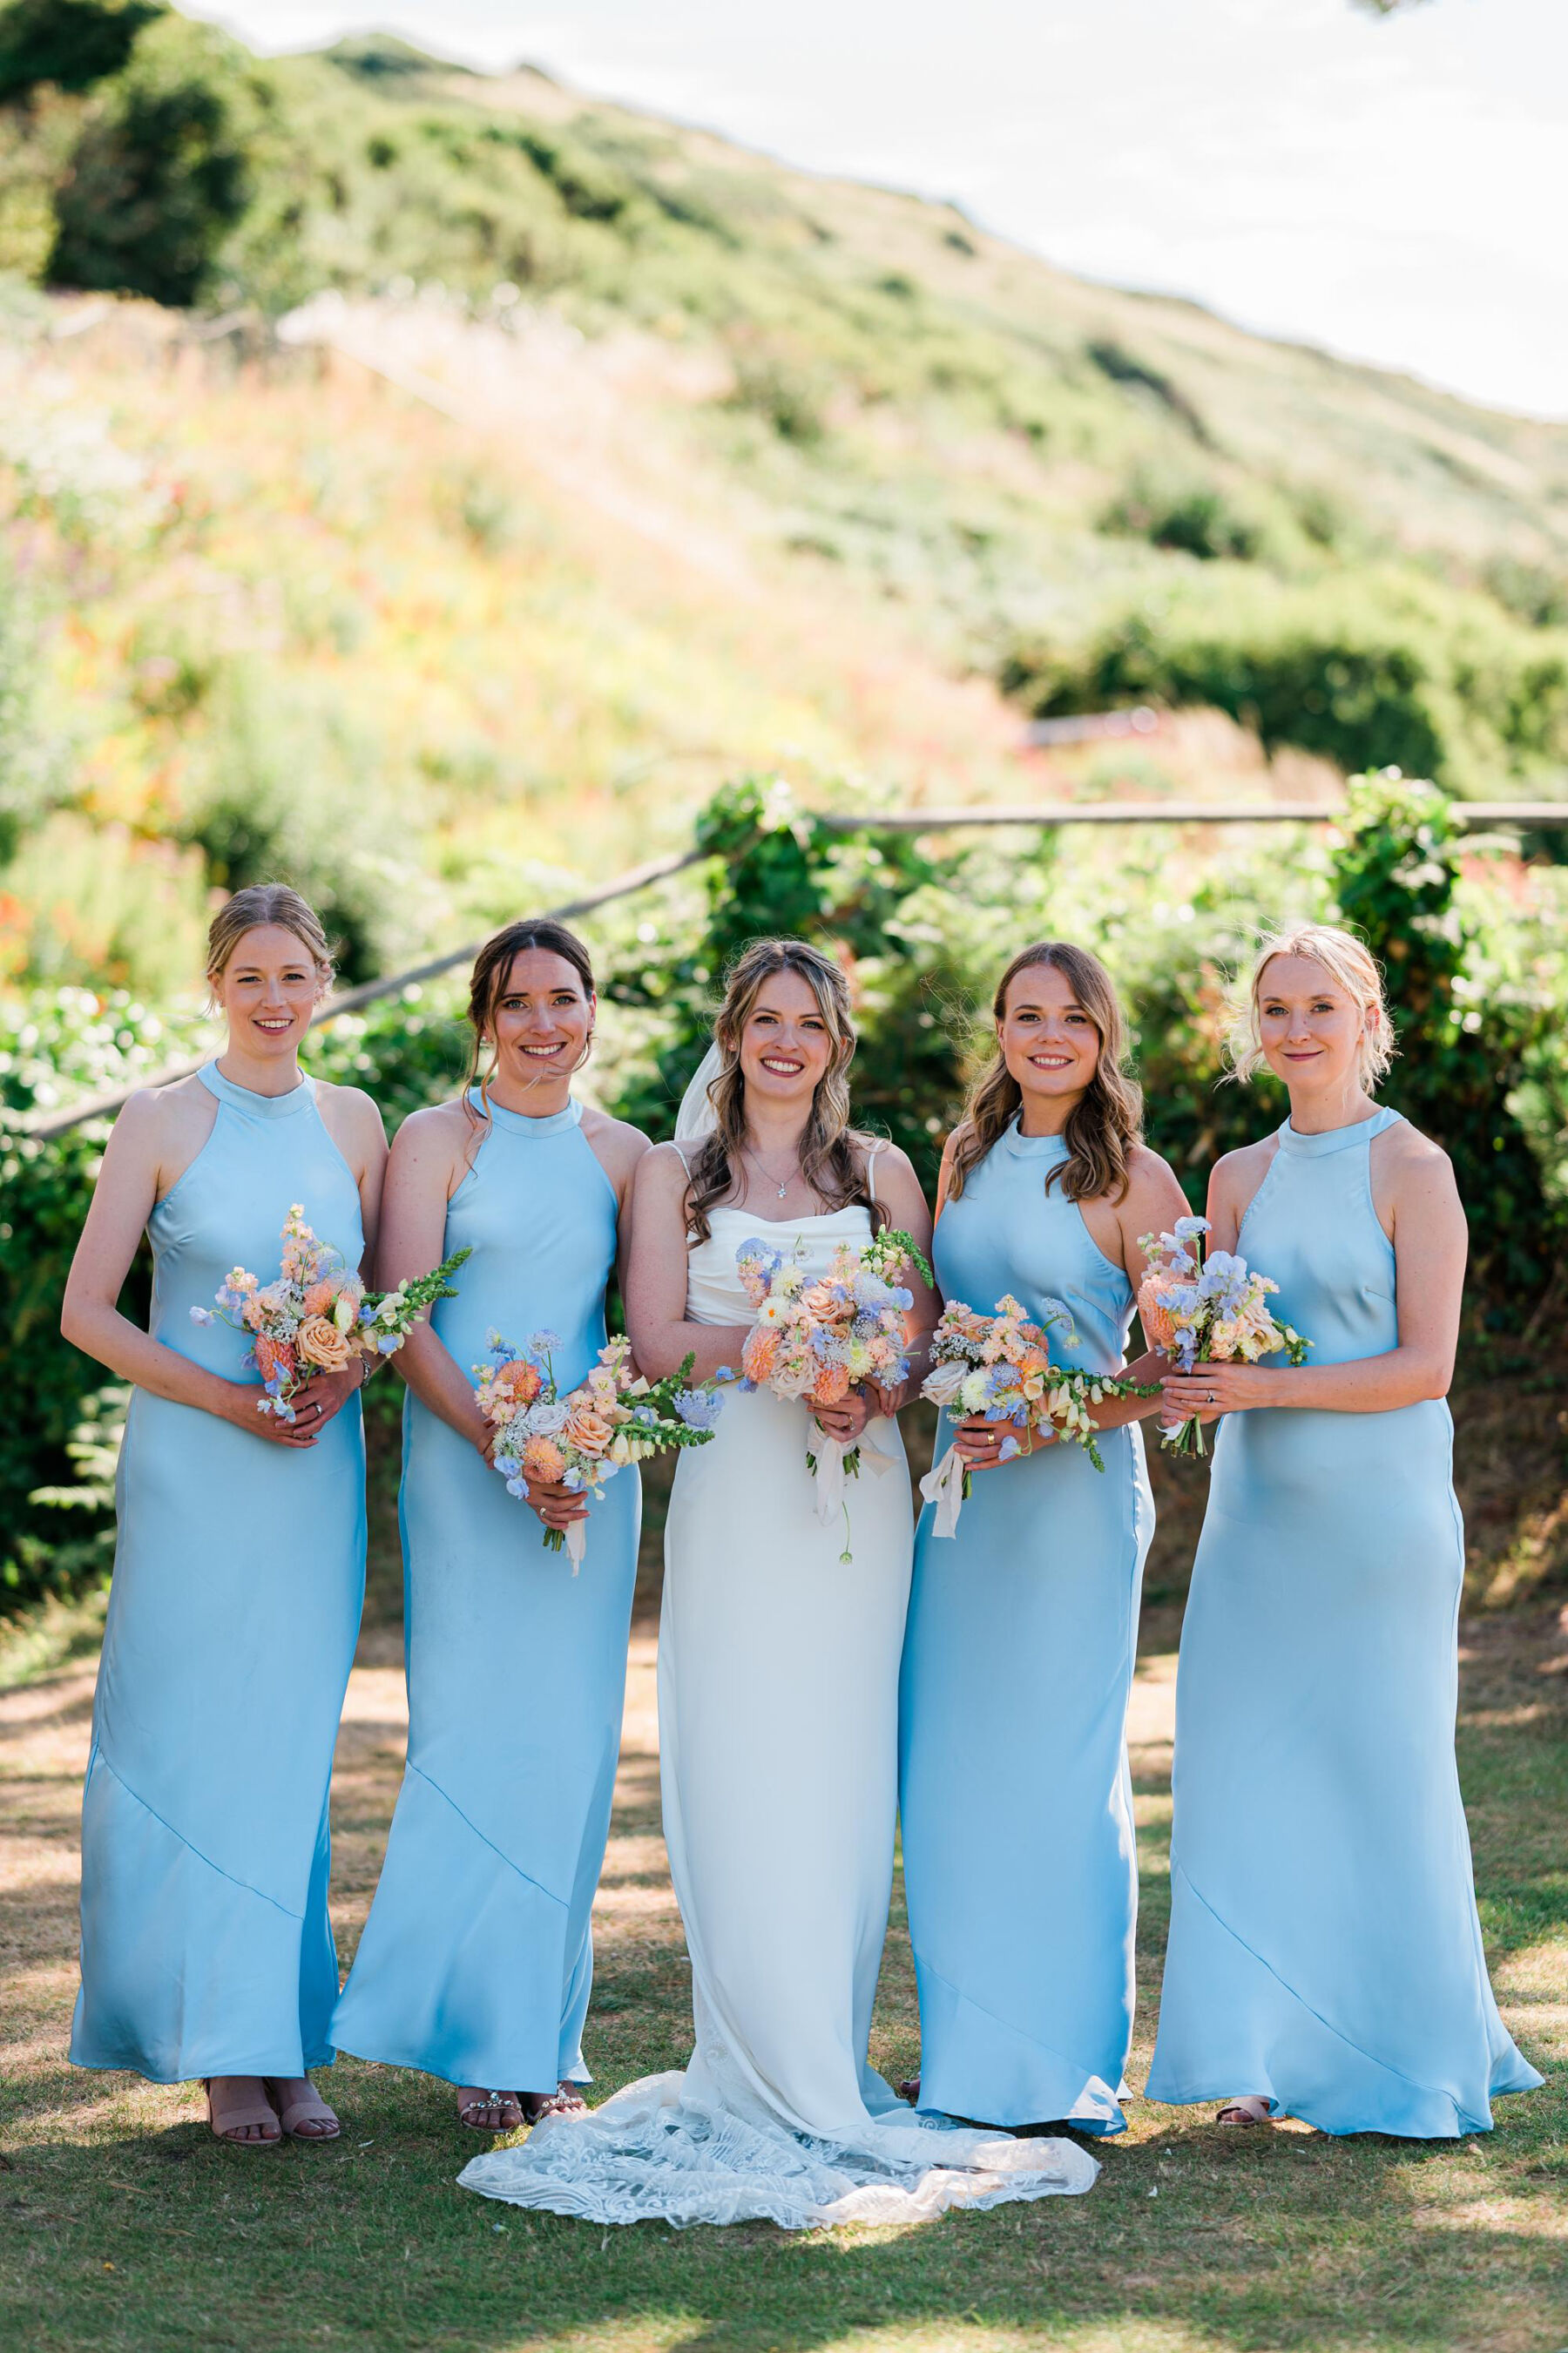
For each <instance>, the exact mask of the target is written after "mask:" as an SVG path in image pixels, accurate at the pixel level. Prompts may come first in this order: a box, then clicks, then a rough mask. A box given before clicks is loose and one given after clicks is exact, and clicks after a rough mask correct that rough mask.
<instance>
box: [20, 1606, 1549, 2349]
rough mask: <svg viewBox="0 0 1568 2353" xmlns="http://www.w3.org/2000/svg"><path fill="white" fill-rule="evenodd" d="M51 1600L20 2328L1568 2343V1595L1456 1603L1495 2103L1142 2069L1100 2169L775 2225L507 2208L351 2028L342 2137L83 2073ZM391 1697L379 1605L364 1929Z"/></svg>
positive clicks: (1151, 1737) (594, 2339) (75, 2336)
mask: <svg viewBox="0 0 1568 2353" xmlns="http://www.w3.org/2000/svg"><path fill="white" fill-rule="evenodd" d="M85 1630H86V1629H85V1628H81V1629H79V1632H85ZM62 1631H63V1632H64V1633H65V1634H68V1633H69V1632H70V1631H71V1629H70V1628H69V1627H65V1628H63V1630H62V1629H61V1628H60V1627H57V1628H56V1629H55V1630H54V1635H53V1637H52V1638H51V1639H52V1641H53V1652H52V1655H53V1657H54V1658H55V1660H57V1661H58V1662H60V1663H56V1664H54V1665H53V1666H51V1667H50V1668H49V1669H48V1670H47V1672H42V1673H39V1672H36V1660H37V1656H38V1655H39V1651H38V1648H37V1636H36V1635H35V1637H34V1651H33V1662H34V1664H35V1671H34V1672H32V1673H31V1674H30V1676H29V1678H28V1679H26V1680H23V1681H20V1682H16V1683H15V1687H14V1688H12V1689H10V1690H9V1691H6V1692H5V1693H4V1694H3V1695H0V1774H3V1775H4V1777H5V1783H6V1791H5V1810H4V1825H5V1826H4V1831H3V1834H0V1905H3V1909H0V1921H3V1926H0V1954H3V1957H4V1973H5V1996H4V2010H3V2012H0V2047H3V2060H0V2068H3V2089H0V2102H3V2111H0V2117H3V2146H4V2154H3V2155H0V2344H4V2345H6V2346H15V2347H17V2348H22V2347H26V2348H29V2353H32V2348H37V2353H65V2348H73V2353H74V2348H88V2347H91V2348H95V2353H113V2348H121V2347H136V2348H166V2347H169V2348H173V2347H187V2346H190V2347H194V2346H222V2347H232V2348H238V2349H239V2353H250V2348H262V2347H275V2348H293V2347H314V2346H333V2345H338V2346H352V2345H354V2344H362V2345H367V2346H371V2345H373V2346H377V2347H380V2346H389V2347H397V2348H426V2347H430V2348H437V2347H439V2348H451V2353H470V2348H471V2353H500V2348H523V2347H527V2348H535V2347H537V2348H582V2353H590V2348H591V2349H592V2353H601V2349H602V2353H612V2348H615V2349H616V2353H618V2348H643V2347H659V2348H662V2347H675V2346H679V2347H682V2348H730V2347H734V2348H756V2353H766V2348H780V2353H795V2348H827V2347H839V2346H848V2345H852V2346H855V2347H858V2348H879V2347H889V2348H892V2347H898V2348H914V2347H920V2348H963V2353H982V2348H987V2353H989V2348H1013V2347H1017V2346H1025V2345H1030V2346H1039V2345H1048V2346H1059V2347H1065V2348H1072V2349H1073V2353H1110V2348H1114V2353H1244V2348H1273V2347H1280V2348H1285V2347H1292V2348H1294V2347H1300V2348H1310V2353H1384V2348H1388V2353H1394V2348H1399V2353H1406V2349H1407V2348H1426V2347H1434V2348H1448V2349H1449V2353H1470V2348H1475V2353H1481V2348H1485V2353H1561V2348H1564V2347H1568V2134H1565V2130H1564V2127H1565V2126H1568V2064H1565V2063H1568V1857H1565V1852H1564V1834H1563V1825H1564V1823H1565V1822H1568V1740H1565V1739H1564V1732H1565V1730H1568V1611H1561V1610H1560V1609H1559V1608H1558V1606H1557V1605H1556V1604H1548V1603H1547V1602H1545V1601H1543V1600H1542V1599H1540V1598H1539V1597H1538V1598H1537V1599H1534V1600H1533V1601H1531V1603H1530V1604H1529V1605H1528V1606H1527V1607H1525V1608H1522V1609H1518V1610H1515V1611H1511V1612H1510V1613H1507V1614H1500V1615H1493V1616H1490V1617H1485V1618H1478V1619H1475V1620H1470V1621H1468V1623H1467V1627H1466V1634H1465V1656H1466V1665H1465V1687H1464V1701H1463V1731H1462V1739H1461V1761H1462V1766H1463V1770H1464V1778H1465V1788H1466V1794H1467V1797H1468V1801H1469V1809H1470V1819H1471V1825H1472V1831H1473V1835H1474V1839H1475V1844H1476V1860H1477V1867H1478V1875H1479V1884H1480V1890H1481V1908H1482V1916H1483V1919H1484V1922H1485V1926H1486V1932H1487V1939H1488V1946H1489V1953H1490V1956H1491V1959H1492V1966H1493V1971H1494V1976H1495V1979H1496V1982H1497V1985H1498V1989H1499V1992H1500V1996H1501V1999H1502V2002H1503V2007H1504V2011H1505V2014H1506V2016H1507V2017H1508V2020H1509V2022H1510V2026H1511V2027H1512V2029H1513V2031H1515V2032H1516V2033H1517V2034H1518V2035H1519V2036H1520V2037H1521V2040H1522V2042H1523V2043H1524V2046H1525V2048H1526V2050H1527V2051H1528V2052H1529V2053H1530V2054H1531V2057H1532V2058H1533V2059H1534V2060H1535V2061H1536V2062H1537V2063H1538V2064H1539V2065H1541V2066H1542V2068H1543V2069H1545V2070H1547V2071H1548V2072H1549V2073H1550V2075H1551V2079H1552V2080H1551V2081H1550V2083H1549V2084H1548V2087H1547V2088H1546V2089H1545V2090H1544V2091H1542V2092H1540V2093H1538V2094H1534V2095H1533V2096H1532V2097H1530V2098H1526V2099H1519V2100H1512V2101H1505V2102H1503V2103H1502V2104H1501V2105H1500V2111H1499V2128H1498V2130H1497V2132H1496V2133H1495V2134H1493V2135H1492V2136H1491V2137H1489V2138H1485V2139H1476V2140H1469V2141H1465V2142H1461V2143H1456V2144H1436V2145H1431V2146H1426V2147H1422V2146H1420V2145H1414V2144H1406V2143H1399V2142H1395V2141H1389V2140H1375V2139H1372V2140H1365V2141H1357V2142H1334V2141H1330V2140H1325V2139H1321V2138H1319V2137H1316V2136H1314V2135H1313V2134H1311V2133H1310V2132H1308V2131H1306V2130H1304V2129H1301V2128H1298V2127H1296V2126H1283V2127H1279V2128H1277V2129H1275V2130H1273V2131H1271V2132H1258V2133H1250V2134H1245V2135H1243V2134H1236V2133H1225V2132H1221V2131H1218V2130H1216V2129H1215V2127H1214V2126H1213V2125H1212V2124H1211V2123H1210V2122H1209V2121H1208V2119H1207V2115H1206V2113H1205V2112H1194V2113H1190V2114H1189V2113H1186V2112H1183V2111H1178V2110H1174V2109H1169V2108H1157V2107H1152V2106H1150V2105H1146V2104H1145V2103H1144V2102H1142V2100H1136V2099H1135V2100H1134V2101H1133V2102H1132V2104H1131V2121H1130V2130H1129V2131H1128V2133H1127V2135H1126V2136H1125V2137H1124V2138H1123V2139H1122V2140H1121V2141H1120V2142H1119V2143H1117V2144H1115V2145H1113V2146H1112V2147H1109V2148H1108V2149H1106V2150H1105V2151H1104V2152H1103V2155H1104V2160H1105V2162H1104V2171H1103V2173H1102V2175H1101V2178H1100V2181H1099V2183H1098V2184H1097V2186H1096V2188H1095V2189H1094V2190H1093V2191H1092V2193H1091V2194H1090V2195H1089V2197H1087V2198H1084V2199H1076V2200H1075V2199H1061V2200H1047V2201H1046V2202H1044V2203H1042V2204H1039V2205H1036V2206H1024V2207H1008V2208H1004V2209H1002V2210H1000V2211H997V2212H994V2213H992V2214H972V2215H960V2214H955V2215H950V2216H948V2217H946V2218H945V2219H944V2220H943V2221H939V2222H936V2223H932V2224H928V2225H926V2226H924V2227H921V2228H913V2229H909V2230H882V2231H845V2232H821V2233H815V2234H812V2235H809V2236H790V2235H786V2234H785V2233H783V2232H777V2231H774V2230H773V2228H772V2227H771V2226H767V2225H755V2226H741V2227H737V2228H735V2229H732V2230H730V2231H714V2230H694V2231H689V2232H684V2233H678V2232H672V2231H670V2230H668V2229H667V2228H666V2227H665V2226H664V2225H663V2224H659V2223H646V2224H643V2225H640V2226H638V2227H637V2228H636V2229H632V2230H619V2231H604V2230H600V2229H597V2228H594V2227H590V2226H587V2225H584V2224H581V2223H575V2222H568V2221H559V2220H556V2219H554V2218H552V2217H546V2216H541V2215H525V2214H523V2213H521V2211H517V2210H516V2209H512V2208H508V2207H502V2206H497V2205H493V2204H491V2203H489V2202H488V2201H487V2200H481V2199H479V2198H475V2197H472V2196H470V2195H468V2193H467V2192H465V2191H462V2190H459V2189H458V2188H457V2186H456V2175H457V2173H458V2168H459V2166H460V2164H461V2163H462V2162H463V2161H464V2160H465V2158H467V2157H468V2156H469V2155H471V2154H472V2152H473V2150H474V2148H475V2147H478V2146H479V2143H478V2142H477V2141H475V2140H474V2139H473V2138H472V2137H469V2136H468V2135H466V2134H464V2133H462V2132H460V2130H459V2128H458V2126H457V2124H456V2122H455V2120H454V2118H453V2116H452V2114H451V2108H452V2100H451V2096H450V2094H448V2092H447V2088H446V2087H445V2086H444V2085H443V2086H437V2085H435V2084H430V2083H428V2082H426V2080H425V2079H424V2078H422V2077H420V2076H417V2075H414V2074H405V2073H398V2072H396V2071H394V2070H382V2069H377V2068H374V2067H369V2066H364V2065H362V2064H360V2063H357V2062H355V2061H352V2060H346V2061H344V2062H342V2063H341V2064H340V2065H339V2066H338V2068H337V2069H336V2070H335V2071H334V2072H333V2073H332V2075H331V2078H330V2079H329V2081H330V2089H331V2093H332V2095H333V2097H334V2099H335V2100H336V2102H337V2104H338V2105H339V2107H340V2109H341V2112H342V2116H343V2120H344V2126H345V2130H344V2135H343V2137H342V2140H341V2141H340V2142H338V2143H337V2144H336V2145H335V2146H334V2147H331V2148H326V2149H315V2150H310V2149H300V2148H297V2147H291V2146H289V2147H284V2148H282V2149H281V2150H279V2151H278V2152H277V2153H274V2154H268V2155H264V2156H259V2157H246V2156H241V2155H239V2154H237V2153H232V2152H230V2151H227V2150H225V2149H222V2148H220V2147H218V2146H217V2145H216V2143H215V2142H214V2141H213V2140H212V2139H211V2138H210V2137H208V2135H207V2133H206V2132H205V2127H204V2126H203V2125H202V2123H201V2122H200V2100H199V2095H198V2094H195V2092H193V2091H191V2090H189V2089H175V2090H161V2089H158V2088H155V2087H153V2086H151V2085H148V2084H141V2083H139V2082H137V2081H135V2080H134V2079H133V2078H132V2077H129V2076H123V2075H97V2076H95V2075H84V2074H79V2073H75V2072H73V2071H72V2070H71V2069H69V2068H68V2067H67V2065H66V2064H65V2063H64V2056H63V2054H64V2050H65V2044H66V2037H67V2031H68V2021H69V2013H70V2004H71V2000H72V1996H73V1992H74V1965H73V1948H74V1941H75V1916H74V1914H75V1903H76V1827H77V1804H78V1783H79V1774H80V1771H81V1768H82V1765H83V1762H84V1759H85V1756H86V1748H87V1737H88V1717H89V1705H90V1697H91V1681H92V1662H91V1657H90V1655H79V1656H77V1657H75V1658H72V1657H71V1656H70V1655H69V1646H68V1642H66V1641H62V1640H61V1639H60V1637H61V1634H62ZM1176 1631H1177V1623H1176V1617H1175V1613H1174V1611H1173V1609H1171V1608H1170V1607H1169V1606H1167V1605H1162V1604H1156V1605H1155V1606H1154V1608H1153V1609H1152V1610H1151V1611H1150V1613H1149V1618H1148V1622H1147V1625H1146V1630H1145V1632H1146V1645H1147V1647H1146V1650H1145V1653H1144V1657H1143V1660H1142V1669H1141V1672H1140V1677H1139V1682H1138V1685H1137V1689H1136V1693H1135V1700H1134V1711H1133V1721H1132V1727H1131V1729H1132V1734H1133V1739H1134V1765H1135V1771H1136V1777H1137V1787H1138V1792H1139V1799H1138V1802H1139V1818H1140V1823H1141V1828H1142V1847H1143V1897H1144V1901H1143V1914H1142V1926H1141V1931H1140V1949H1141V1956H1142V1977H1143V2007H1142V2032H1141V2034H1140V2038H1139V2043H1138V2047H1137V2050H1136V2052H1135V2055H1134V2061H1133V2065H1132V2068H1131V2078H1132V2081H1133V2082H1134V2083H1141V2082H1142V2080H1143V2074H1144V2072H1145V2070H1146V2068H1147V2064H1148V2059H1149V2042H1150V2032H1151V2030H1152V2024H1153V2016H1154V2001H1155V1994H1156V1990H1157V1984H1158V1968H1159V1957H1160V1952H1161V1947H1162V1943H1163V1934H1164V1924H1165V1897H1166V1876H1165V1873H1166V1863H1165V1841H1166V1834H1167V1830H1168V1825H1169V1813H1170V1800H1169V1780H1168V1774H1169V1765H1170V1746H1169V1742H1170V1728H1171V1705H1172V1696H1173V1676H1174V1664H1175V1662H1174V1656H1173V1652H1174V1647H1175V1639H1176ZM653 1651H654V1645H653V1628H652V1624H651V1622H650V1621H648V1620H647V1619H646V1617H645V1618H644V1619H643V1620H642V1621H641V1622H640V1623H639V1629H638V1632H637V1639H636V1643H635V1648H634V1654H633V1665H632V1674H631V1683H630V1694H629V1707H628V1714H627V1724H626V1743H625V1747H624V1752H623V1757H622V1769H621V1778H620V1783H619V1788H618V1792H617V1803H616V1822H615V1831H614V1837H613V1842H612V1845H611V1849H610V1854H609V1860H608V1863H607V1867H606V1870H605V1882H604V1887H603V1890H602V1893H601V1898H600V1905H599V1910H598V1914H597V1923H598V1951H599V1971H598V1980H597V1986H596V1990H595V2008H594V2012H593V2015H592V2019H591V2021H590V2035H589V2044H588V2049H589V2058H590V2062H591V2063H592V2064H593V2065H594V2066H595V2069H596V2070H597V2073H598V2082H599V2086H600V2088H601V2090H602V2091H607V2090H609V2089H612V2088H614V2087H615V2086H616V2085H617V2084H621V2083H623V2082H625V2081H626V2079H627V2078H629V2077H630V2076H632V2075H635V2074H638V2073H642V2072H644V2071H645V2070H647V2069H649V2068H653V2067H666V2066H670V2065H676V2064H679V2063H680V2062H681V2061H682V2060H683V2058H684V2057H685V2055H686V2052H687V2048H688V2023H689V2021H688V2000H689V1980H688V1976H687V1971H686V1969H685V1967H684V1964H683V1961H682V1957H681V1946H680V1937H679V1923H678V1920H677V1917H676V1913H675V1908H674V1905H673V1902H672V1900H671V1897H670V1894H669V1887H668V1879H667V1877H666V1873H665V1861H664V1850H663V1846H662V1843H661V1841H660V1837H659V1829H658V1758H657V1725H656V1721H655V1712H654V1679H653ZM12 1656H13V1659H15V1657H16V1653H15V1651H13V1653H12ZM23 1663H27V1662H23ZM4 1664H5V1660H4V1659H0V1666H4ZM1241 1698H1242V1695H1241V1694H1237V1702H1238V1704H1240V1702H1241ZM1260 1704H1267V1698H1266V1695H1264V1696H1263V1698H1262V1700H1261V1702H1260ZM404 1725H405V1718H404V1708H403V1693H402V1676H401V1671H400V1657H399V1648H398V1638H397V1635H396V1632H395V1629H394V1628H392V1627H390V1626H388V1625H386V1624H385V1623H382V1624H379V1625H376V1626H374V1627H373V1628H372V1630H370V1631H369V1632H368V1633H367V1635H366V1637H365V1640H364V1642H363V1646H362V1652H361V1662H360V1664H359V1666H358V1667H357V1669H356V1671H355V1674H354V1679H353V1687H352V1690H351V1694H350V1700H349V1708H348V1714H347V1717H346V1720H345V1723H344V1726H343V1732H342V1740H341V1743H340V1746H339V1751H338V1769H337V1779H336V1785H335V1806H334V1827H335V1835H336V1838H337V1864H338V1871H337V1883H336V1884H337V1917H338V1922H339V1934H340V1945H341V1947H342V1948H343V1949H344V1951H345V1956H346V1952H347V1951H349V1950H352V1948H353V1940H354V1937H355V1936H357V1934H358V1932H359V1928H360V1926H361V1923H362V1922H363V1917H364V1914H365V1909H366V1906H367V1905H368V1902H369V1898H370V1894H371V1890H372V1887H373V1885H374V1875H375V1871H376V1866H377V1863H378V1861H379V1857H380V1853H381V1850H382V1844H383V1841H384V1835H385V1829H386V1824H387V1820H388V1818H389V1815H390V1812H391V1809H392V1803H393V1799H394V1797H395V1791H396V1787H397V1778H398V1773H399V1769H400V1765H401V1755H402V1743H403V1736H404ZM259 1729H260V1736H261V1737H262V1738H264V1737H265V1732H264V1728H259ZM980 1729H981V1728H980V1727H978V1726H977V1734H978V1733H979V1732H980ZM982 1746H983V1740H979V1739H977V1748H979V1747H982ZM957 1761H958V1760H955V1762H957ZM976 1802H977V1803H983V1802H984V1783H983V1778H982V1779H981V1780H980V1781H978V1782H977V1795H976ZM1063 1933H1064V1934H1070V1933H1071V1923H1070V1922H1064V1923H1063ZM917 2049H918V2044H917V2033H916V2021H915V2007H914V1995H913V1981H912V1975H911V1971H910V1963H909V1955H908V1947H907V1946H906V1944H905V1942H904V1938H903V1933H902V1926H901V1920H896V1921H895V1926H894V1933H893V1936H892V1937H891V1939H890V1940H889V1950H888V1960H887V1966H886V1969H885V1972H884V1977H883V1981H882V1990H881V2000H880V2005H879V2011H878V2017H877V2026H876V2036H875V2045H874V2056H875V2058H876V2060H877V2062H878V2063H879V2065H880V2066H881V2067H882V2068H883V2069H884V2071H885V2072H886V2073H889V2074H895V2073H904V2072H907V2070H908V2069H909V2068H910V2066H912V2065H913V2064H914V2063H915V2061H916V2057H917Z"/></svg>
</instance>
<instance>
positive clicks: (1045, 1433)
mask: <svg viewBox="0 0 1568 2353" xmlns="http://www.w3.org/2000/svg"><path fill="white" fill-rule="evenodd" d="M1006 1438H1011V1439H1013V1440H1016V1444H1017V1449H1018V1452H1019V1453H1020V1454H1037V1453H1038V1452H1039V1451H1040V1449H1041V1447H1042V1446H1054V1445H1055V1444H1056V1432H1055V1431H1054V1430H1015V1429H1014V1427H1013V1425H1012V1423H1011V1422H1010V1421H987V1420H986V1419H985V1417H984V1414H979V1413H971V1414H966V1415H965V1416H964V1418H963V1420H962V1421H961V1422H959V1423H958V1424H957V1425H956V1426H955V1428H954V1430H953V1433H952V1442H953V1445H954V1447H955V1448H956V1449H957V1451H958V1459H959V1461H961V1462H962V1463H963V1466H964V1468H965V1470H968V1471H994V1470H995V1468H996V1466H997V1464H998V1463H999V1462H1000V1461H1002V1459H1003V1458H1002V1441H1003V1440H1004V1439H1006ZM1006 1459H1007V1461H1009V1462H1011V1461H1013V1460H1014V1457H1013V1456H1012V1455H1011V1454H1009V1455H1008V1456H1007V1458H1006Z"/></svg>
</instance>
